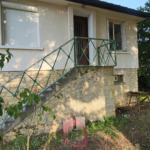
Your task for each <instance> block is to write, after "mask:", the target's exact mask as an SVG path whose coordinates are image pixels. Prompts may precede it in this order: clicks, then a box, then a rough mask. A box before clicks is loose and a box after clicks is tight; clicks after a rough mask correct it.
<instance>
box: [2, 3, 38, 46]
mask: <svg viewBox="0 0 150 150" xmlns="http://www.w3.org/2000/svg"><path fill="white" fill-rule="evenodd" d="M1 5H2V45H7V46H8V45H9V46H23V47H39V18H38V8H37V7H35V6H30V5H25V4H18V3H13V2H5V1H2V2H1Z"/></svg>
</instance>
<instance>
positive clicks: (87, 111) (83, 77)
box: [4, 67, 115, 141]
mask: <svg viewBox="0 0 150 150" xmlns="http://www.w3.org/2000/svg"><path fill="white" fill-rule="evenodd" d="M81 70H82V71H81V73H80V75H79V76H77V77H75V78H74V79H73V80H72V81H71V82H69V83H68V84H67V85H65V86H64V87H63V88H62V89H61V90H60V91H59V93H57V94H56V95H54V96H53V97H51V98H50V99H49V100H48V101H47V102H46V103H45V105H46V106H47V105H48V104H50V105H51V106H52V108H53V111H52V113H53V114H55V115H56V119H55V120H53V119H51V118H50V116H49V114H47V113H45V114H43V115H42V122H38V121H37V119H35V118H34V119H33V121H32V123H31V124H30V126H33V125H37V130H36V133H37V134H40V133H50V132H55V131H56V130H59V129H62V127H63V118H69V117H74V116H85V118H86V120H101V119H103V116H107V117H108V116H115V91H114V78H113V74H114V69H113V67H88V69H87V68H85V69H84V68H82V69H81ZM36 112H37V114H38V113H39V112H40V110H37V111H36ZM30 119H31V118H30V117H28V118H26V119H25V120H24V121H23V122H21V123H19V124H18V125H17V126H16V127H15V128H14V129H13V130H12V131H11V132H9V133H7V134H6V135H5V137H4V140H5V141H10V140H12V139H14V138H15V137H16V136H17V133H18V132H19V133H20V134H26V133H27V130H26V127H25V125H26V124H28V122H30Z"/></svg>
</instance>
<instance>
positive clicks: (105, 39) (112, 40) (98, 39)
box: [75, 37, 115, 41]
mask: <svg viewBox="0 0 150 150" xmlns="http://www.w3.org/2000/svg"><path fill="white" fill-rule="evenodd" d="M75 38H77V39H91V40H101V41H102V40H105V41H115V40H110V39H99V38H88V37H75Z"/></svg>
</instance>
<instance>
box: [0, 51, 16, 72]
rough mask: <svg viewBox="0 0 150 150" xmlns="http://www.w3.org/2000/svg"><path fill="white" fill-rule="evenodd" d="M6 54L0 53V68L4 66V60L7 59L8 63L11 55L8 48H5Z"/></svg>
mask: <svg viewBox="0 0 150 150" xmlns="http://www.w3.org/2000/svg"><path fill="white" fill-rule="evenodd" d="M6 52H7V54H2V53H0V68H1V69H2V68H3V67H4V62H5V60H7V63H9V61H10V59H11V57H13V55H12V54H11V53H10V52H9V49H7V50H6Z"/></svg>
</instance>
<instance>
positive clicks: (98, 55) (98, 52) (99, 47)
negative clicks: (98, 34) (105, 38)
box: [98, 47, 101, 66]
mask: <svg viewBox="0 0 150 150" xmlns="http://www.w3.org/2000/svg"><path fill="white" fill-rule="evenodd" d="M99 51H100V47H98V65H99V66H100V65H101V63H100V56H99V54H100V53H99Z"/></svg>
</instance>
